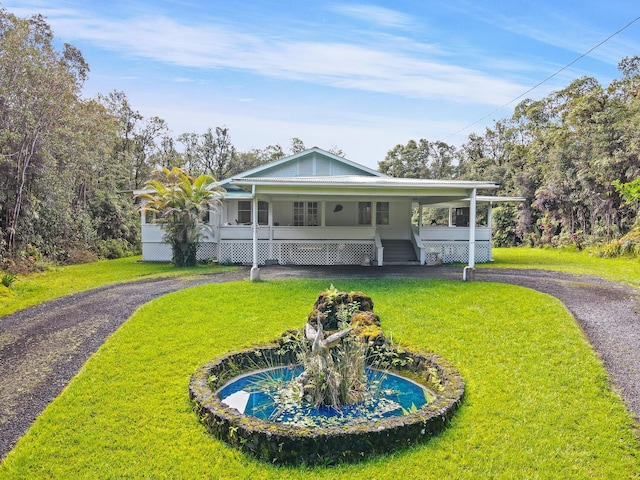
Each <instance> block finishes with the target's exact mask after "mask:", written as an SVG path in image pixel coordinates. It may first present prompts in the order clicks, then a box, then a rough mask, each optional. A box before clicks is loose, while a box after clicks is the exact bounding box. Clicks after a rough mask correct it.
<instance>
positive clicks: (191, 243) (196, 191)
mask: <svg viewBox="0 0 640 480" xmlns="http://www.w3.org/2000/svg"><path fill="white" fill-rule="evenodd" d="M144 187H145V190H146V192H145V193H141V194H139V195H137V197H138V198H140V199H142V200H143V204H142V206H141V209H142V211H143V212H152V213H155V214H156V218H155V219H154V220H153V222H154V223H159V224H161V226H162V229H163V230H164V231H165V236H164V239H165V241H166V242H169V243H170V244H171V250H172V253H173V263H174V264H175V265H176V266H177V267H188V266H193V265H195V264H196V253H197V251H198V246H199V244H200V238H201V236H202V229H203V228H204V221H203V219H204V218H205V217H206V213H207V212H208V211H211V210H215V209H217V208H218V207H219V205H220V203H221V201H222V198H223V197H224V194H225V190H224V189H223V188H222V187H220V186H219V185H218V184H217V183H216V181H215V179H214V178H213V177H212V176H210V175H200V176H199V177H197V178H194V177H192V176H191V175H189V173H187V172H186V171H185V170H183V169H181V168H178V167H174V168H173V169H171V170H169V169H167V168H163V169H162V170H159V171H157V172H156V173H155V174H154V177H152V178H151V179H150V180H148V181H147V182H146V183H145V186H144Z"/></svg>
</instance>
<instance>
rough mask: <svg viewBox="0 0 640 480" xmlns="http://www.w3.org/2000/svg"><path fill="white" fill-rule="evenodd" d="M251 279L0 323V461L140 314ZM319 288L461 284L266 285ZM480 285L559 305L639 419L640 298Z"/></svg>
mask: <svg viewBox="0 0 640 480" xmlns="http://www.w3.org/2000/svg"><path fill="white" fill-rule="evenodd" d="M248 275H249V271H248V269H246V268H240V269H238V270H236V271H233V272H225V273H219V274H212V275H206V276H201V277H196V278H188V279H179V278H178V279H176V278H171V279H157V280H145V281H141V282H136V283H127V284H117V285H110V286H106V287H102V288H98V289H95V290H90V291H88V292H83V293H79V294H76V295H71V296H68V297H64V298H60V299H58V300H54V301H51V302H47V303H44V304H41V305H38V306H36V307H32V308H29V309H26V310H23V311H20V312H17V313H15V314H12V315H7V316H5V317H1V318H0V458H3V457H4V456H5V455H6V453H7V452H8V451H9V450H11V448H13V446H14V445H15V443H16V442H17V440H18V439H19V438H20V437H21V436H22V435H23V434H24V433H25V432H26V430H27V429H28V428H29V426H30V425H31V424H32V423H33V422H34V420H35V419H36V417H37V416H38V415H39V414H40V413H41V412H42V411H43V410H44V408H45V407H46V406H47V404H48V403H49V402H51V401H52V400H53V399H54V398H56V397H57V396H58V395H59V393H60V392H61V391H62V389H63V388H64V387H65V386H66V385H67V384H68V383H69V381H70V380H71V378H72V377H73V376H74V375H75V374H76V373H77V372H78V371H79V370H80V368H81V367H82V365H83V364H84V362H85V361H86V360H87V359H88V358H89V357H90V356H91V355H92V354H93V353H94V352H95V351H96V350H97V349H98V348H99V347H100V345H102V343H103V342H104V341H105V339H106V338H107V337H108V336H109V335H110V334H111V333H112V332H114V331H115V330H116V329H117V328H118V326H120V325H121V324H122V323H123V322H124V321H125V320H126V319H127V318H129V317H130V316H131V315H132V314H133V312H134V311H135V310H136V309H137V308H138V307H139V306H141V305H143V304H145V303H147V302H149V301H151V300H153V299H154V298H157V297H159V296H161V295H164V294H167V293H170V292H174V291H177V290H181V289H184V288H190V287H194V286H198V285H204V284H208V283H221V282H228V281H233V280H243V279H247V278H248ZM291 278H318V279H327V280H328V281H332V280H334V279H340V278H437V279H454V280H461V279H462V269H461V268H459V267H445V266H441V267H419V266H416V267H406V266H403V267H394V266H385V267H381V268H375V267H346V266H345V267H281V266H270V267H265V268H262V269H261V279H262V280H280V279H291ZM476 281H488V282H501V283H510V284H515V285H521V286H525V287H529V288H533V289H535V290H538V291H541V292H544V293H548V294H551V295H553V296H555V297H557V298H558V299H560V300H561V301H562V302H563V303H564V304H565V306H566V307H567V308H568V310H569V311H570V312H571V313H572V314H573V316H574V317H575V318H576V320H577V322H578V324H579V325H580V326H581V328H582V329H583V330H584V332H585V334H586V335H587V337H588V339H589V341H590V342H591V344H592V345H593V347H594V349H595V350H596V352H597V353H598V354H599V355H600V358H601V359H602V362H603V363H604V365H605V367H606V368H607V370H608V371H609V373H610V375H611V379H612V383H613V386H614V388H616V389H617V391H618V393H619V394H620V396H621V397H622V398H623V400H624V401H625V403H626V404H627V406H628V407H629V409H630V410H631V411H632V412H634V413H635V415H636V418H640V291H639V290H637V289H634V288H632V287H629V286H626V285H620V284H617V283H614V282H608V281H605V280H602V279H599V278H596V277H575V276H571V275H566V274H561V273H555V272H547V271H540V270H516V269H506V270H505V269H478V270H477V273H476Z"/></svg>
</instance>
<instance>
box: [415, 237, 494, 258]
mask: <svg viewBox="0 0 640 480" xmlns="http://www.w3.org/2000/svg"><path fill="white" fill-rule="evenodd" d="M424 247H425V251H426V254H427V257H429V256H430V255H436V254H437V255H440V258H441V259H442V263H466V262H468V261H469V244H468V243H467V242H424ZM489 247H490V245H489V242H476V255H475V256H476V262H477V263H484V262H488V261H490V257H489V252H490V248H489Z"/></svg>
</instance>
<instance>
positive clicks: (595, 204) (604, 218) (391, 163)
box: [379, 57, 640, 248]
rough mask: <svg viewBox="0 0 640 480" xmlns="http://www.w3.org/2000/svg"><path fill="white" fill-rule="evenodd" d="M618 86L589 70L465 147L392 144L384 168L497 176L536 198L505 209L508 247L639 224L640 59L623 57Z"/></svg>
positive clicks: (501, 224) (424, 174) (602, 235)
mask: <svg viewBox="0 0 640 480" xmlns="http://www.w3.org/2000/svg"><path fill="white" fill-rule="evenodd" d="M620 71H621V73H622V77H621V78H620V79H617V80H614V81H613V82H611V84H610V85H609V86H602V85H600V84H599V83H598V82H597V81H596V80H595V79H593V78H587V77H584V78H580V79H577V80H575V81H574V82H572V83H571V84H570V85H569V86H567V87H566V88H564V89H562V90H560V91H557V92H554V93H552V94H550V95H548V96H547V97H545V98H542V99H540V100H525V101H523V102H522V103H520V104H519V105H518V106H517V107H516V108H515V112H514V114H513V116H512V117H511V118H508V119H503V120H499V121H497V122H495V124H494V126H493V127H491V128H487V129H486V131H485V133H484V134H483V135H478V134H475V133H474V134H471V135H470V136H469V140H468V142H467V143H465V144H464V145H463V146H462V147H460V148H459V149H455V148H454V147H452V146H449V145H446V144H443V143H442V142H428V141H427V140H424V139H421V140H419V141H418V142H416V141H413V140H411V141H410V142H408V143H407V145H404V146H403V145H398V146H396V147H395V148H394V149H392V150H390V151H389V153H388V154H387V157H386V159H385V160H384V161H382V162H380V163H379V168H380V170H381V171H383V172H385V173H388V174H390V175H394V176H399V177H418V178H429V177H431V178H445V179H446V178H459V179H467V180H493V181H495V182H497V183H499V184H500V185H501V188H500V190H499V191H498V192H497V193H498V194H503V195H513V196H520V197H524V198H526V202H524V203H523V204H522V205H521V206H520V209H519V210H517V211H516V210H515V209H512V208H511V207H502V208H501V210H500V211H499V212H496V213H498V215H497V216H496V220H497V221H496V224H495V227H496V228H495V230H496V231H495V232H494V233H495V235H496V236H495V240H496V243H497V244H498V245H502V246H508V245H515V244H519V243H525V244H530V245H552V246H557V245H567V244H571V245H575V246H577V247H578V248H581V247H583V246H584V245H585V244H588V243H601V242H607V241H610V240H613V239H617V238H619V237H620V236H622V235H624V234H626V233H628V232H629V231H630V230H631V229H632V228H634V226H637V224H638V212H639V210H638V207H639V202H638V177H639V175H640V158H639V157H640V142H639V141H638V139H639V138H640V88H639V87H640V57H634V58H630V59H624V60H623V61H622V62H621V63H620Z"/></svg>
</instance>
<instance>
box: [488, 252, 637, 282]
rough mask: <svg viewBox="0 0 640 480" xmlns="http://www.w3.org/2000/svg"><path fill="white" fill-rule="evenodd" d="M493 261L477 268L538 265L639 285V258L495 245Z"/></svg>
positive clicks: (544, 267) (546, 268)
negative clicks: (497, 246)
mask: <svg viewBox="0 0 640 480" xmlns="http://www.w3.org/2000/svg"><path fill="white" fill-rule="evenodd" d="M493 258H494V262H492V263H484V264H478V265H476V266H477V267H479V268H537V269H542V270H554V271H557V272H566V273H573V274H576V275H594V276H597V277H602V278H606V279H608V280H613V281H615V282H622V283H628V284H630V285H634V286H636V287H640V258H601V257H597V256H595V255H592V254H590V253H589V252H588V251H575V250H570V249H552V248H494V249H493Z"/></svg>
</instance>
